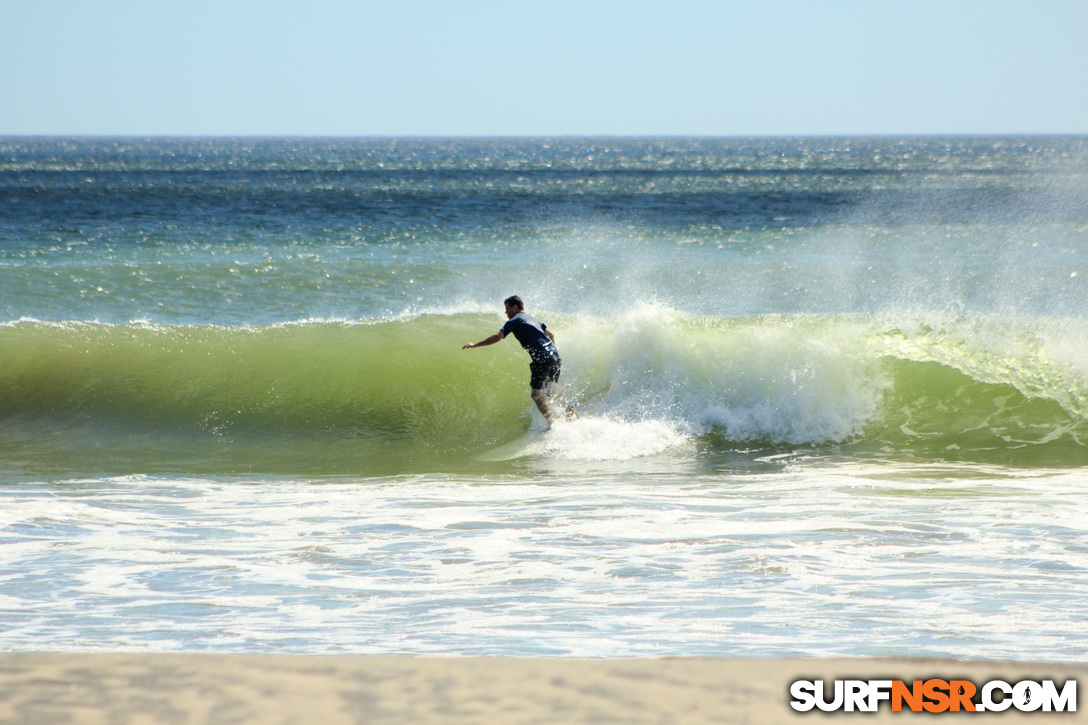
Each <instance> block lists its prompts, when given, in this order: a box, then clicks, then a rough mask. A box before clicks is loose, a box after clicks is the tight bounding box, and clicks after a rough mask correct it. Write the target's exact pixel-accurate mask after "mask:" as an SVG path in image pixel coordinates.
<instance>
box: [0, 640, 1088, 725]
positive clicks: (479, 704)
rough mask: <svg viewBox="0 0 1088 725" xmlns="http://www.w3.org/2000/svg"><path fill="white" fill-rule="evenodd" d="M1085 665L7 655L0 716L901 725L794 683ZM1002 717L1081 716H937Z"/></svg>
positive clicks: (1063, 718)
mask: <svg viewBox="0 0 1088 725" xmlns="http://www.w3.org/2000/svg"><path fill="white" fill-rule="evenodd" d="M1086 673H1088V667H1084V666H1069V665H1046V664H1026V663H987V662H963V661H950V660H932V659H929V660H927V659H819V660H817V659H812V660H806V659H782V660H776V659H687V658H682V659H653V660H649V659H647V660H638V659H630V660H558V659H533V658H526V659H521V658H501V657H499V658H422V657H316V656H315V657H311V656H264V655H204V654H127V653H108V654H97V653H68V654H44V653H42V654H39V653H32V654H8V655H3V656H2V657H0V722H3V723H12V724H18V725H45V724H46V723H79V724H83V723H87V724H89V723H177V724H187V723H193V724H195V723H260V724H261V725H272V724H280V723H283V724H287V723H321V724H322V725H335V724H337V723H368V724H382V723H703V722H706V723H777V722H783V721H786V720H791V719H793V718H806V717H807V718H819V719H823V718H824V717H838V718H857V719H859V720H862V721H864V722H900V721H903V720H910V719H912V718H919V717H921V718H930V717H932V715H930V714H928V713H921V714H915V713H911V712H898V713H894V712H891V711H890V709H889V707H888V705H887V704H886V703H885V704H884V705H882V706H881V709H880V711H879V712H878V713H858V712H852V713H835V714H834V715H826V714H823V713H819V712H816V711H814V712H810V713H796V712H794V711H793V710H792V709H791V708H790V706H789V694H788V693H789V686H790V683H791V682H793V681H794V680H797V679H818V678H824V679H826V680H834V679H849V678H856V679H878V678H889V679H903V680H910V679H926V678H933V677H938V678H942V679H952V678H962V679H967V680H971V681H972V682H974V683H978V684H979V685H981V684H982V683H985V682H987V681H989V680H993V679H1001V680H1004V681H1007V682H1010V683H1015V682H1017V681H1021V680H1036V681H1040V680H1044V679H1054V680H1056V681H1060V682H1064V681H1066V680H1068V679H1078V680H1083V679H1084V676H1085V674H1086ZM945 715H946V716H948V717H953V718H962V717H971V718H972V721H977V720H979V719H980V718H981V719H983V720H985V719H991V718H994V717H1000V718H1001V722H1003V723H1015V722H1020V721H1022V720H1023V721H1028V720H1029V719H1030V720H1032V721H1034V722H1040V721H1046V720H1048V719H1052V718H1056V719H1057V720H1058V721H1060V722H1085V721H1088V719H1086V717H1085V715H1084V714H1083V712H1078V713H1072V714H1071V713H1044V712H1035V713H1020V712H1016V711H1015V710H1010V711H1008V712H1005V713H945Z"/></svg>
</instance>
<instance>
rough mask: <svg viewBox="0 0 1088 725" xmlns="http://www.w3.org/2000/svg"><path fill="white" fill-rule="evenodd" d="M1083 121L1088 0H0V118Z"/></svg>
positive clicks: (260, 129)
mask: <svg viewBox="0 0 1088 725" xmlns="http://www.w3.org/2000/svg"><path fill="white" fill-rule="evenodd" d="M913 133H979V134H987V133H1088V0H736V1H734V0H293V1H291V0H0V135H3V134H106V135H116V134H140V135H144V134H149V135H155V134H171V135H337V136H369V135H382V136H388V135H393V136H399V135H455V136H463V135H472V136H480V135H571V134H575V135H589V134H592V135H597V134H600V135H655V134H684V135H686V134H695V135H781V134H913Z"/></svg>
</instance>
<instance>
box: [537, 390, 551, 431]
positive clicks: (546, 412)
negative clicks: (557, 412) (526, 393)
mask: <svg viewBox="0 0 1088 725" xmlns="http://www.w3.org/2000/svg"><path fill="white" fill-rule="evenodd" d="M532 396H533V402H534V403H536V407H537V408H538V409H539V410H540V414H541V415H543V416H544V420H546V421H548V423H549V424H550V423H551V422H552V408H551V406H550V405H549V404H548V396H547V395H546V394H545V392H544V389H543V388H534V389H533V392H532Z"/></svg>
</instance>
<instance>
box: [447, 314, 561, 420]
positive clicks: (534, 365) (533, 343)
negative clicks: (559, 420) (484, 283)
mask: <svg viewBox="0 0 1088 725" xmlns="http://www.w3.org/2000/svg"><path fill="white" fill-rule="evenodd" d="M503 304H504V305H506V324H505V325H503V326H502V329H501V330H499V331H498V332H496V333H495V334H494V335H492V336H490V337H485V338H484V339H483V340H480V341H479V342H470V343H468V344H466V345H464V346H462V347H461V349H462V350H468V349H470V348H474V347H484V346H485V345H494V344H495V343H496V342H501V341H502V340H504V339H506V336H507V335H509V334H511V333H513V335H514V337H516V338H517V340H518V342H520V343H521V346H522V347H523V348H525V351H526V352H528V353H529V358H530V362H529V373H530V378H529V388H530V391H531V393H530V394H531V395H532V398H533V402H534V403H536V407H537V408H538V409H539V410H540V414H541V415H543V416H544V419H545V420H546V421H548V422H549V423H551V422H552V420H553V419H554V416H553V414H552V409H551V405H549V403H548V398H549V397H554V398H555V399H556V402H557V403H559V404H560V405H562V406H563V407H564V408H566V407H567V406H566V403H565V402H564V401H563V396H562V395H561V394H560V393H559V392H558V391H556V390H554V389H553V388H552V383H554V382H556V381H558V380H559V372H560V369H561V368H562V365H563V361H562V360H560V359H559V350H558V349H557V348H556V346H555V335H553V334H552V331H551V330H549V329H548V326H547V325H545V324H544V323H542V322H539V321H538V320H536V319H535V318H533V317H530V316H529V315H527V314H525V304H524V303H523V302H522V301H521V298H520V297H518V296H517V295H514V296H513V297H508V298H507V299H506V300H504V301H503Z"/></svg>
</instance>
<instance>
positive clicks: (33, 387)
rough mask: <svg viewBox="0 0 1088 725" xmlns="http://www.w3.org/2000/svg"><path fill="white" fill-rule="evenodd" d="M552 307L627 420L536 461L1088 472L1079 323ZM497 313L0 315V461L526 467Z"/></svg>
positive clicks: (597, 410) (20, 464) (605, 418)
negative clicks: (768, 452) (679, 454)
mask: <svg viewBox="0 0 1088 725" xmlns="http://www.w3.org/2000/svg"><path fill="white" fill-rule="evenodd" d="M547 319H548V321H549V327H550V329H553V330H556V331H557V334H558V337H559V343H560V349H561V352H562V355H563V358H564V373H563V379H562V380H563V389H564V392H565V394H566V395H567V397H568V398H570V399H572V400H578V399H579V398H582V397H584V396H586V395H589V394H591V393H593V392H595V391H597V390H599V389H601V388H603V387H604V386H606V385H610V386H611V387H609V389H608V390H607V391H606V392H605V393H603V394H601V395H599V396H597V397H595V398H594V399H593V400H592V401H590V402H588V403H587V404H586V406H585V407H584V408H583V410H582V414H583V416H584V417H585V418H586V419H592V420H595V421H598V423H599V424H601V425H603V424H605V423H607V424H608V425H609V426H611V428H610V429H609V431H608V432H607V434H605V433H602V431H601V429H599V428H598V429H594V430H593V431H592V432H591V431H590V429H589V427H588V425H587V427H586V430H585V437H586V439H584V440H580V441H578V442H577V443H578V445H577V446H574V445H573V444H572V446H571V447H570V448H563V447H562V446H559V447H558V448H551V449H542V450H541V452H540V455H543V456H560V457H562V456H567V457H575V458H577V457H578V456H583V455H589V456H590V457H592V458H594V459H597V460H607V459H609V458H610V456H611V455H613V454H615V455H618V454H616V451H619V450H621V449H622V450H623V451H625V453H624V454H623V455H625V456H627V455H639V451H641V452H643V453H644V454H647V455H648V454H653V453H656V452H660V451H661V450H664V449H675V447H676V443H677V441H687V442H689V443H692V442H693V443H695V444H696V445H694V447H693V448H689V449H688V452H687V453H684V454H683V455H690V456H695V457H700V456H714V455H718V454H723V453H729V452H732V451H737V450H742V449H744V450H746V449H749V448H752V447H753V446H755V447H765V446H779V447H786V448H803V449H806V450H810V449H814V450H827V451H835V452H838V453H845V454H846V455H865V456H882V457H891V458H898V459H905V460H921V461H934V460H939V461H945V460H969V461H980V462H993V463H995V464H1002V465H1032V466H1038V465H1053V466H1080V465H1085V464H1088V446H1086V445H1085V442H1086V441H1088V427H1086V426H1088V402H1086V401H1088V393H1086V391H1088V385H1086V384H1085V380H1086V377H1088V376H1086V375H1085V373H1084V371H1083V370H1079V369H1078V367H1077V365H1076V364H1075V361H1076V360H1079V359H1082V356H1079V354H1078V353H1077V351H1076V350H1070V349H1069V345H1070V344H1071V343H1070V342H1069V341H1070V340H1080V339H1085V338H1084V335H1083V334H1082V332H1081V331H1079V330H1074V329H1070V323H1059V322H1055V321H1042V320H973V321H969V322H968V321H964V320H943V321H937V322H934V321H933V320H927V321H926V322H925V324H923V323H922V322H920V321H917V320H915V321H910V322H909V323H908V322H906V321H904V319H902V318H901V319H897V320H894V321H891V320H885V319H873V318H857V317H850V318H846V317H826V316H813V317H807V316H794V317H789V316H765V317H747V318H693V317H689V316H683V315H680V314H678V313H676V312H674V311H672V310H669V309H662V308H656V307H647V308H642V309H639V310H635V311H633V312H630V313H628V314H625V315H622V316H618V317H614V318H607V319H606V318H595V317H586V316H568V317H562V316H558V317H555V318H554V319H553V318H547ZM501 323H502V319H501V318H500V317H498V316H489V315H449V316H445V315H426V316H419V317H412V318H406V319H398V320H387V321H379V322H372V323H339V322H307V323H297V324H288V325H276V326H265V327H219V326H192V327H186V326H161V325H146V324H128V325H107V324H98V323H42V322H36V321H20V322H17V323H11V324H8V325H5V326H3V327H0V466H4V467H5V468H7V469H9V470H12V471H17V470H20V469H24V468H25V469H26V470H40V469H41V468H42V466H45V468H46V470H56V471H63V470H86V468H87V466H88V465H94V466H97V467H98V468H101V469H102V470H103V471H104V472H155V471H163V470H170V471H181V472H186V471H188V472H194V473H199V472H220V473H244V472H247V471H261V472H284V473H292V474H296V473H299V472H313V473H315V474H325V473H341V472H342V473H350V474H352V475H371V474H373V475H388V474H390V473H420V472H441V471H463V470H484V471H491V470H494V471H499V472H501V471H507V470H510V469H511V466H516V465H520V464H511V463H506V464H497V463H485V462H481V461H480V457H481V454H485V453H486V452H487V451H488V450H490V449H492V448H494V447H496V446H501V445H503V444H506V443H509V442H510V441H511V440H513V439H515V438H517V437H518V436H520V435H521V434H522V433H524V432H525V430H526V429H527V428H529V427H530V426H535V427H539V426H540V422H539V420H538V419H536V418H535V416H536V413H535V412H533V407H532V405H531V403H530V401H529V397H528V366H527V362H528V358H527V356H526V355H525V354H524V353H523V352H522V351H521V350H520V349H519V348H518V346H517V344H516V342H515V341H513V339H508V340H506V341H504V342H502V343H500V344H497V345H494V346H491V347H488V348H482V349H477V350H467V351H465V350H461V346H462V345H463V344H464V343H465V342H470V341H476V340H479V339H482V338H483V337H486V336H487V335H489V334H491V333H492V332H494V331H495V330H497V329H498V328H499V326H500V325H501ZM651 423H652V424H653V426H656V427H648V426H649V424H651ZM571 430H573V431H575V432H576V431H577V428H573V429H571ZM571 430H568V431H567V433H565V434H564V435H568V436H569V435H573V434H572V433H571ZM648 431H660V435H658V434H657V433H652V434H651V433H648ZM645 435H650V438H651V439H648V440H645V441H643V440H641V439H638V436H645ZM655 435H656V436H657V438H654V436H655ZM636 439H638V445H637V446H634V450H635V452H634V453H631V449H632V446H631V445H629V444H631V443H632V441H635V440H636ZM554 440H555V441H560V440H563V438H562V437H561V436H556V437H555V439H554ZM556 445H558V444H556ZM586 451H589V453H586Z"/></svg>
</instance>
